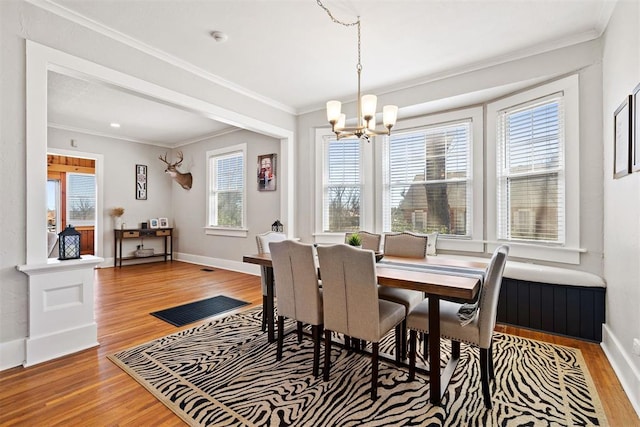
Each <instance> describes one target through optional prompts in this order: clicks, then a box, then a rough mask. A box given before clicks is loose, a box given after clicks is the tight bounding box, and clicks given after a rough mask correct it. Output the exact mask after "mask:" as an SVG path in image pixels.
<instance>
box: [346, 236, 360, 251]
mask: <svg viewBox="0 0 640 427" xmlns="http://www.w3.org/2000/svg"><path fill="white" fill-rule="evenodd" d="M347 243H348V244H349V245H350V246H355V247H357V248H362V239H361V238H360V235H359V234H358V233H353V234H352V235H350V236H349V238H348V239H347Z"/></svg>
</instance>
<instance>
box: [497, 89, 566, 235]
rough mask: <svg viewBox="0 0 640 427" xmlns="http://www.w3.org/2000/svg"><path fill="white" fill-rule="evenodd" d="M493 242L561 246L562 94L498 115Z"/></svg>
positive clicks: (562, 197)
mask: <svg viewBox="0 0 640 427" xmlns="http://www.w3.org/2000/svg"><path fill="white" fill-rule="evenodd" d="M497 126H498V130H497V131H498V138H499V141H498V156H497V160H498V165H497V166H498V167H497V171H498V180H497V185H498V188H497V193H498V198H497V200H498V215H499V217H498V230H499V235H498V238H499V239H505V240H524V241H527V240H529V241H546V242H553V243H564V239H565V219H564V218H565V197H564V195H565V188H564V170H565V161H564V155H563V153H564V108H563V99H562V94H554V95H552V96H549V97H546V98H543V99H540V100H537V101H534V102H530V103H527V104H524V105H520V106H516V107H513V108H510V109H506V110H502V111H500V112H499V118H498V121H497Z"/></svg>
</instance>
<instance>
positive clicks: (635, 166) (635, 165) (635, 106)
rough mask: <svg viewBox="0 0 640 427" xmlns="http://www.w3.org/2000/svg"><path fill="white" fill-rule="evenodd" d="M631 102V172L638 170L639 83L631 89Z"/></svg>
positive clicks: (639, 145) (639, 153)
mask: <svg viewBox="0 0 640 427" xmlns="http://www.w3.org/2000/svg"><path fill="white" fill-rule="evenodd" d="M631 97H632V98H633V102H632V103H631V109H632V112H633V123H632V125H633V132H632V134H633V151H632V164H631V169H632V170H633V172H637V171H640V111H638V110H640V106H639V105H638V97H640V84H638V86H636V88H635V89H633V94H632V95H631Z"/></svg>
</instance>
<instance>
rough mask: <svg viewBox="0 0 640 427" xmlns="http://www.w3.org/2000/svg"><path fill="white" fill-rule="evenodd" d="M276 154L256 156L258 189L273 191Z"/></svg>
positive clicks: (274, 187) (274, 186)
mask: <svg viewBox="0 0 640 427" xmlns="http://www.w3.org/2000/svg"><path fill="white" fill-rule="evenodd" d="M276 160H277V154H275V153H273V154H264V155H262V156H258V190H259V191H275V189H276V181H277V180H276Z"/></svg>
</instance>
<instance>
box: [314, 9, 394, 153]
mask: <svg viewBox="0 0 640 427" xmlns="http://www.w3.org/2000/svg"><path fill="white" fill-rule="evenodd" d="M316 1H317V3H318V6H320V7H321V8H322V9H324V10H325V12H327V14H328V15H329V17H330V18H331V20H332V21H333V22H334V23H336V24H340V25H344V26H345V27H353V26H356V27H358V64H357V66H356V70H357V72H358V99H357V116H358V117H357V121H356V125H355V126H354V127H347V126H346V115H345V114H343V113H342V112H341V109H342V103H341V102H340V101H335V100H332V101H328V102H327V120H328V121H329V123H331V131H332V132H333V133H335V134H336V137H337V138H338V139H341V138H353V137H355V138H359V139H364V140H366V141H367V142H368V141H369V139H370V138H371V137H372V136H376V135H390V134H391V128H392V127H393V126H394V125H395V124H396V119H397V118H398V106H396V105H385V106H384V107H383V109H382V122H383V125H384V129H381V130H377V129H376V104H377V101H378V99H377V97H376V96H375V95H364V96H362V97H361V96H360V77H361V75H362V64H361V62H360V52H361V48H360V46H361V44H360V17H359V16H358V20H357V21H355V22H342V21H339V20H337V19H336V18H334V16H333V15H332V14H331V12H330V11H329V9H327V8H326V7H325V6H324V5H323V4H322V2H321V1H320V0H316Z"/></svg>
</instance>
